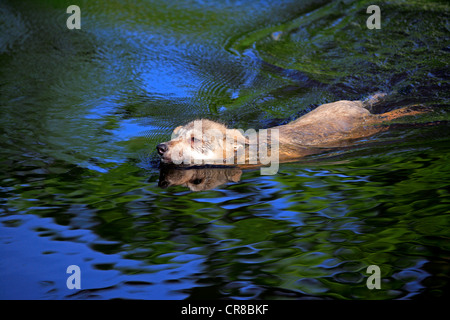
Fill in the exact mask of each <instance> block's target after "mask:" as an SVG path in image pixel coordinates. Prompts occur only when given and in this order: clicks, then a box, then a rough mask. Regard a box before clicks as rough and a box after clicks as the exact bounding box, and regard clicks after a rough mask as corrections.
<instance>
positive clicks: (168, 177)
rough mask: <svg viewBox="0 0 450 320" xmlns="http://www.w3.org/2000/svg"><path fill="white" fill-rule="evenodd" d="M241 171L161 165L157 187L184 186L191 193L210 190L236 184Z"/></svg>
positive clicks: (237, 169)
mask: <svg viewBox="0 0 450 320" xmlns="http://www.w3.org/2000/svg"><path fill="white" fill-rule="evenodd" d="M241 175H242V171H241V169H239V168H228V167H223V168H192V167H191V168H184V167H179V166H173V165H163V166H161V168H160V174H159V182H158V186H159V187H160V188H163V189H165V188H168V187H171V186H185V187H188V188H189V189H191V190H192V191H203V190H210V189H214V188H215V187H218V186H220V185H223V184H225V183H227V182H238V181H239V180H240V179H241Z"/></svg>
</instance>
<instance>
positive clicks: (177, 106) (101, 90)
mask: <svg viewBox="0 0 450 320" xmlns="http://www.w3.org/2000/svg"><path fill="white" fill-rule="evenodd" d="M74 4H75V3H74ZM77 4H78V5H79V7H80V8H81V29H80V30H68V29H67V28H66V19H67V18H68V17H69V14H67V13H66V8H67V6H68V4H67V2H66V1H56V0H55V1H1V2H0V222H1V223H0V298H1V299H10V298H14V299H28V298H31V299H90V298H96V299H110V298H137V299H185V298H211V299H215V298H236V299H254V298H259V299H299V298H300V299H301V298H319V299H323V298H331V299H409V298H430V299H431V298H443V297H445V296H448V294H449V288H448V286H449V280H450V279H449V275H450V271H449V259H450V242H449V237H450V231H449V227H450V216H449V211H450V203H449V202H450V194H449V184H450V183H449V182H450V144H449V142H450V134H449V125H448V124H447V121H448V120H449V118H450V117H449V110H448V106H449V98H450V94H449V91H450V90H449V88H450V86H449V83H450V82H449V68H448V62H449V54H450V47H449V44H450V42H449V34H450V24H449V15H450V14H449V4H448V1H419V0H417V1H389V2H377V3H373V2H372V1H279V2H278V1H254V0H250V1H245V0H243V1H217V2H210V1H138V0H136V1H126V2H125V1H104V2H97V1H77ZM371 4H377V5H379V6H380V8H381V29H379V30H376V29H373V30H369V29H368V28H367V27H366V20H367V18H368V17H369V14H367V13H366V9H367V7H368V6H369V5H371ZM377 91H383V92H387V93H389V98H388V101H387V102H386V103H385V104H384V105H383V106H382V107H381V109H380V110H378V112H383V111H387V110H392V109H395V108H398V107H402V106H406V105H409V104H423V105H426V106H430V107H432V108H433V111H432V112H430V113H429V114H427V115H425V116H420V117H417V118H416V119H415V120H414V121H415V122H418V123H428V122H434V123H435V125H433V126H418V127H413V126H407V125H400V126H397V128H396V129H395V130H392V131H390V132H385V133H382V134H379V135H377V136H375V137H373V138H371V139H370V141H368V143H367V144H364V145H361V146H359V147H356V148H352V149H348V150H336V151H334V152H331V153H328V154H326V155H322V156H320V157H317V156H316V157H313V158H310V159H307V161H302V162H299V163H291V164H282V165H281V166H280V169H279V172H278V173H277V174H276V175H273V176H261V175H260V173H259V171H258V170H256V171H244V172H243V174H242V177H241V179H240V181H239V182H235V183H228V184H226V185H222V186H219V187H216V188H214V189H212V190H208V191H202V192H192V191H190V190H189V189H188V188H186V187H183V186H175V187H170V188H167V189H161V188H159V187H158V180H159V171H158V167H157V162H156V161H155V154H154V150H155V146H156V144H158V143H159V142H161V141H167V140H168V139H169V138H170V133H171V131H172V130H173V128H174V127H176V126H178V125H180V124H183V123H186V122H187V121H188V120H192V119H195V118H197V117H206V118H210V119H215V120H221V121H223V122H225V123H228V124H229V125H230V126H233V127H237V128H243V129H244V130H245V129H248V128H255V129H259V128H263V127H268V126H271V125H275V124H280V123H283V122H286V121H288V120H290V119H294V118H295V117H298V116H299V115H301V114H303V113H305V112H307V111H309V110H311V109H312V108H314V107H315V106H317V105H320V104H322V103H326V102H332V101H336V100H340V99H361V98H364V97H367V96H368V95H370V94H372V93H374V92H377ZM437 122H439V123H437ZM436 123H437V124H436ZM73 264H74V265H78V266H79V267H80V268H81V289H80V290H69V289H68V288H67V287H66V279H67V277H68V276H69V275H68V274H67V273H66V268H67V267H68V266H69V265H73ZM369 265H377V266H379V267H380V270H381V289H379V290H376V289H374V290H369V289H368V288H367V286H366V281H367V279H368V276H369V274H368V273H367V272H366V269H367V267H368V266H369Z"/></svg>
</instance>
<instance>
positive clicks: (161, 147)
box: [156, 143, 167, 155]
mask: <svg viewBox="0 0 450 320" xmlns="http://www.w3.org/2000/svg"><path fill="white" fill-rule="evenodd" d="M156 150H158V153H159V154H160V155H163V154H164V152H166V151H167V146H166V145H165V144H164V143H160V144H158V145H157V146H156Z"/></svg>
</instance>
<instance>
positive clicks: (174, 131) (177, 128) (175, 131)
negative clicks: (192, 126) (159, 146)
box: [172, 126, 183, 134]
mask: <svg viewBox="0 0 450 320" xmlns="http://www.w3.org/2000/svg"><path fill="white" fill-rule="evenodd" d="M181 128H183V126H178V127H176V128H175V129H174V130H173V132H172V134H178V131H180V129H181Z"/></svg>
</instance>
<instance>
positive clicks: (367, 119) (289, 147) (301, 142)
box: [157, 94, 424, 174]
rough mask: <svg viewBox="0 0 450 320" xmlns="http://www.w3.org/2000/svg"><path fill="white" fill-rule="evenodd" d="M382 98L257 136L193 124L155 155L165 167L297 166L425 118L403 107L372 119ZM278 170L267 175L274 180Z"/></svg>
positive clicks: (326, 110)
mask: <svg viewBox="0 0 450 320" xmlns="http://www.w3.org/2000/svg"><path fill="white" fill-rule="evenodd" d="M383 97H384V94H376V95H373V96H372V97H370V98H369V99H367V100H365V101H346V100H343V101H337V102H333V103H328V104H324V105H321V106H319V107H317V108H316V109H315V110H313V111H311V112H309V113H308V114H306V115H304V116H302V117H300V118H298V119H297V120H295V121H292V122H290V123H288V124H286V125H281V126H276V127H273V128H270V129H269V130H268V131H265V132H263V133H264V134H262V133H261V130H260V133H259V134H256V131H254V130H253V131H251V130H250V131H249V130H247V132H246V133H243V132H242V130H237V129H227V128H226V127H225V126H224V125H223V124H220V123H217V122H214V121H211V120H206V119H201V120H195V121H192V122H190V123H188V124H186V125H184V126H179V127H177V128H175V130H174V132H173V134H172V139H171V140H170V141H168V142H163V143H160V144H158V146H157V151H158V153H159V155H160V156H161V159H162V162H164V163H175V164H181V163H183V164H208V163H209V164H216V165H217V164H222V165H223V164H238V165H246V164H247V165H251V164H253V165H255V164H256V165H265V164H269V163H270V164H271V167H272V164H273V163H276V164H278V163H279V162H288V161H295V160H298V159H300V158H302V157H305V156H307V155H310V154H315V153H319V152H323V151H324V150H327V149H330V148H335V147H343V146H350V145H352V144H354V142H355V141H356V140H358V139H361V138H366V137H369V136H371V135H373V134H376V133H378V132H381V131H385V130H387V129H389V124H385V122H386V121H391V120H393V119H397V118H400V117H404V116H412V115H416V114H420V113H423V112H424V111H423V110H422V111H420V110H414V108H410V107H404V108H401V109H397V110H393V111H390V112H386V113H383V114H372V113H370V112H369V110H368V109H369V108H371V107H372V106H374V105H375V104H376V103H378V102H379V101H380V100H381V99H382V98H383ZM274 147H276V148H274ZM261 151H263V152H261ZM267 159H269V160H270V161H267ZM276 170H278V167H276ZM276 170H275V172H273V171H272V172H271V173H266V174H274V173H276Z"/></svg>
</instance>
